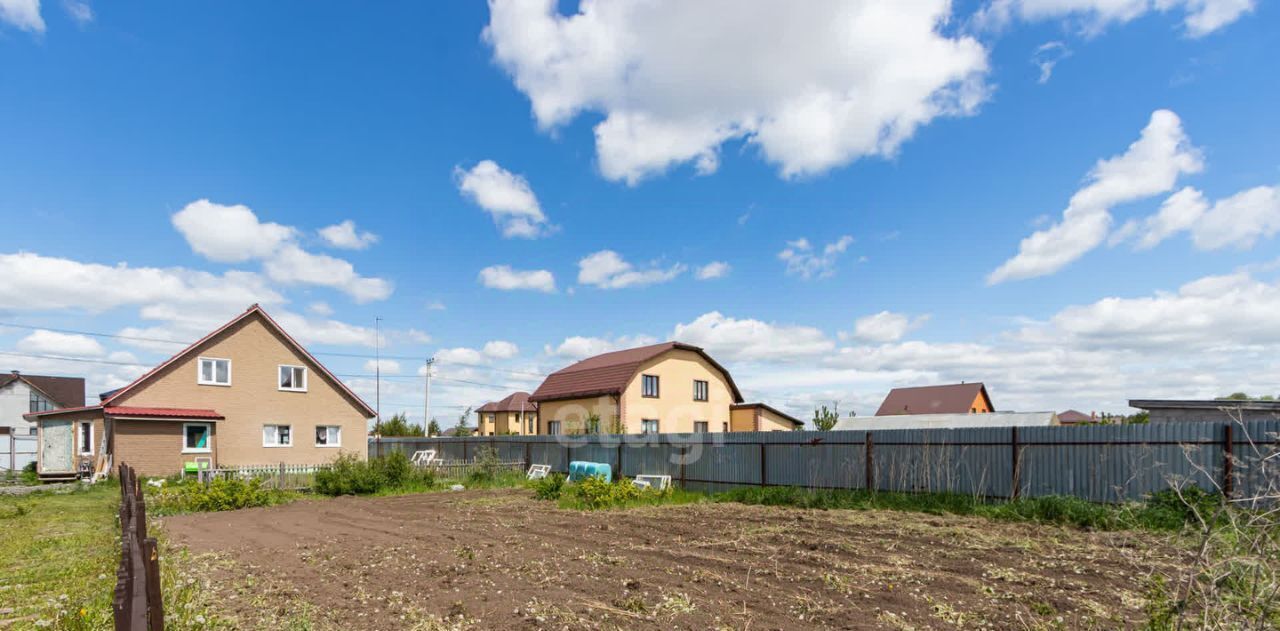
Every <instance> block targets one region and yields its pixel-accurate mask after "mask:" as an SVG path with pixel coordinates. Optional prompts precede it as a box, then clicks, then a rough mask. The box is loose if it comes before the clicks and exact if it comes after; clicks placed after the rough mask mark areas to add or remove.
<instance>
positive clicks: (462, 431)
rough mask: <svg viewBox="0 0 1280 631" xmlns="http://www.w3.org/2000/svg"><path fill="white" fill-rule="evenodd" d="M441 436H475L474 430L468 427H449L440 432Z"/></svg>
mask: <svg viewBox="0 0 1280 631" xmlns="http://www.w3.org/2000/svg"><path fill="white" fill-rule="evenodd" d="M440 435H441V436H444V437H446V438H453V437H456V436H475V435H476V431H475V430H474V429H471V428H470V427H450V428H448V429H445V430H442V431H441V432H440Z"/></svg>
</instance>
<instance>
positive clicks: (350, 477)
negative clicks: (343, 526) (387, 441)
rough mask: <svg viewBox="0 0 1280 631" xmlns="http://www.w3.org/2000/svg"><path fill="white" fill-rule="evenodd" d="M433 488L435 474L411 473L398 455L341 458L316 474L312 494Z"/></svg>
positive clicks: (404, 458) (405, 462)
mask: <svg viewBox="0 0 1280 631" xmlns="http://www.w3.org/2000/svg"><path fill="white" fill-rule="evenodd" d="M435 485H436V478H435V473H433V472H431V471H422V470H418V469H415V468H414V466H413V463H411V462H409V458H408V457H407V456H405V455H404V454H403V453H400V452H398V451H397V452H392V453H390V454H387V455H385V456H381V457H378V458H370V459H368V460H361V459H360V458H358V457H356V456H354V455H351V454H344V455H342V456H339V457H338V458H337V459H336V460H334V461H333V466H332V467H330V468H329V469H322V470H320V471H317V472H316V480H315V492H316V493H319V494H321V495H331V496H337V495H370V494H373V493H380V492H396V491H399V492H410V491H426V490H429V489H431V488H433V487H435Z"/></svg>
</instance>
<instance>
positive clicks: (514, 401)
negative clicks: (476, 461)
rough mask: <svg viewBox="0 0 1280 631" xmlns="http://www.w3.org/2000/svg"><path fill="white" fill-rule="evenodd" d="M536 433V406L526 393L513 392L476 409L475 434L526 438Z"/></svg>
mask: <svg viewBox="0 0 1280 631" xmlns="http://www.w3.org/2000/svg"><path fill="white" fill-rule="evenodd" d="M537 432H538V404H537V403H534V402H532V401H530V400H529V393H528V392H513V393H511V394H509V395H507V396H506V397H504V398H503V399H501V400H498V401H490V402H488V403H486V404H484V405H482V406H480V407H478V408H476V434H477V435H479V436H494V435H499V434H512V435H516V436H526V435H529V434H536V433H537Z"/></svg>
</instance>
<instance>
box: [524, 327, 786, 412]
mask: <svg viewBox="0 0 1280 631" xmlns="http://www.w3.org/2000/svg"><path fill="white" fill-rule="evenodd" d="M529 400H530V401H533V402H534V403H537V404H538V433H539V434H574V433H583V432H592V433H596V432H600V433H622V434H657V433H689V432H703V433H707V432H711V433H715V432H731V431H770V430H774V429H793V428H795V427H798V426H799V425H801V422H800V421H799V420H797V419H794V418H792V417H789V416H787V415H785V414H783V413H781V412H778V411H777V410H775V409H773V408H770V407H768V406H765V405H763V404H758V403H757V404H745V403H743V399H742V393H740V392H739V391H738V386H737V385H736V384H734V382H733V377H732V376H730V375H729V371H728V370H726V369H725V368H724V367H723V366H721V365H720V364H719V363H717V362H716V361H715V360H714V359H712V358H711V356H710V355H708V354H707V353H706V352H705V351H703V350H702V349H701V348H699V347H697V346H693V345H690V344H684V343H681V342H665V343H663V344H654V345H651V346H642V347H639V348H632V349H627V350H622V351H614V352H612V353H604V354H603V355H596V356H595V357H589V358H587V359H584V360H582V361H580V362H578V363H576V364H573V365H571V366H568V367H566V368H563V369H561V370H558V371H556V372H554V373H551V374H550V375H548V376H547V378H546V380H545V381H543V382H542V385H540V386H538V389H537V390H535V391H534V393H533V395H531V396H530V397H529ZM735 408H737V409H735ZM593 422H598V425H596V426H595V427H592V423H593Z"/></svg>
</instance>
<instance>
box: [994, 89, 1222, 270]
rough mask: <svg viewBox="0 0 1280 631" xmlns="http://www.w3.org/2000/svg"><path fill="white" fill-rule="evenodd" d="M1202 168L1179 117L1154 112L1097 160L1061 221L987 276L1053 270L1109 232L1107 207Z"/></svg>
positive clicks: (1030, 239)
mask: <svg viewBox="0 0 1280 631" xmlns="http://www.w3.org/2000/svg"><path fill="white" fill-rule="evenodd" d="M1201 168H1203V162H1202V160H1201V155H1200V150H1199V149H1197V148H1195V147H1193V146H1192V145H1191V141H1190V139H1189V138H1188V137H1187V135H1186V133H1185V132H1183V130H1182V121H1181V120H1179V118H1178V115H1177V114H1174V113H1173V112H1171V111H1169V110H1156V111H1155V112H1154V113H1152V114H1151V120H1150V121H1149V122H1148V124H1147V126H1146V128H1144V129H1143V130H1142V135H1141V137H1140V138H1139V139H1138V140H1137V141H1135V142H1134V143H1133V144H1131V145H1129V148H1128V149H1127V150H1126V151H1125V152H1124V153H1123V154H1121V155H1118V156H1114V157H1112V158H1108V159H1105V160H1099V161H1098V163H1097V164H1095V165H1094V167H1093V169H1092V170H1091V171H1090V172H1089V175H1088V177H1087V179H1086V181H1087V184H1086V185H1085V186H1084V187H1083V188H1081V189H1080V190H1078V191H1076V193H1075V194H1074V195H1072V196H1071V201H1070V202H1069V203H1068V205H1067V209H1066V210H1065V211H1063V213H1062V220H1061V221H1059V222H1058V223H1056V224H1054V225H1052V226H1050V227H1049V228H1046V229H1044V230H1040V231H1037V232H1035V233H1034V234H1032V235H1031V236H1029V237H1027V238H1025V239H1023V240H1022V243H1021V245H1020V247H1019V249H1018V254H1017V255H1016V256H1014V257H1013V258H1011V259H1009V260H1007V261H1005V262H1004V263H1003V264H1002V265H1000V267H998V268H996V270H995V271H993V272H992V273H991V274H990V275H989V276H988V277H987V283H988V284H991V285H994V284H997V283H1002V282H1005V281H1009V280H1021V279H1026V278H1034V277H1037V276H1045V275H1048V274H1052V273H1054V272H1056V271H1058V270H1060V269H1062V268H1063V267H1065V266H1066V265H1068V264H1069V263H1071V262H1072V261H1075V260H1076V259H1078V258H1080V257H1081V256H1084V254H1085V253H1086V252H1088V251H1089V250H1092V249H1094V248H1096V247H1097V246H1098V245H1100V244H1101V243H1102V242H1103V241H1104V240H1105V239H1106V238H1107V234H1108V232H1109V231H1110V230H1111V208H1112V207H1113V206H1115V205H1117V204H1122V203H1126V202H1132V201H1136V200H1139V199H1144V198H1147V197H1150V196H1152V195H1157V194H1160V193H1166V192H1168V191H1170V190H1172V189H1173V187H1174V185H1175V184H1176V183H1177V180H1178V177H1180V176H1181V175H1183V174H1186V173H1196V172H1199V171H1200V169H1201Z"/></svg>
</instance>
